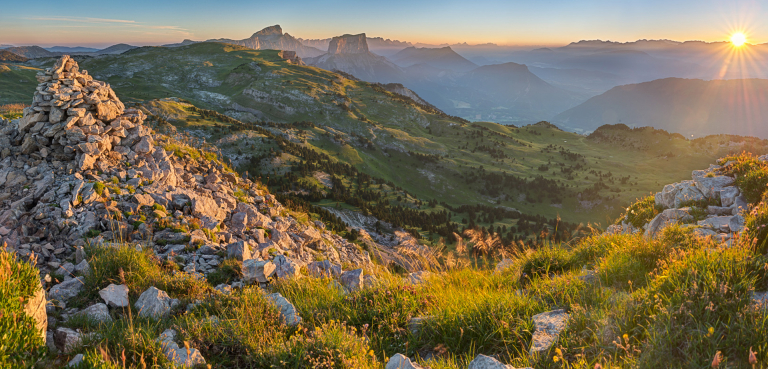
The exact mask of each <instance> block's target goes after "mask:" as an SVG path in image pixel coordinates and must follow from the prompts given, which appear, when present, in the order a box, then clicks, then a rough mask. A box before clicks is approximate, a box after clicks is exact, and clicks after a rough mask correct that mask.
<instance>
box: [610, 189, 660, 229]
mask: <svg viewBox="0 0 768 369" xmlns="http://www.w3.org/2000/svg"><path fill="white" fill-rule="evenodd" d="M663 210H664V209H663V208H662V207H661V206H658V205H656V197H655V196H653V195H650V196H647V197H644V198H642V199H640V200H637V201H636V202H635V203H634V204H632V205H630V206H629V207H628V208H627V211H626V213H624V214H623V215H622V216H620V217H619V218H618V219H616V222H615V224H621V222H622V221H626V222H627V223H629V224H632V226H634V227H635V228H642V227H643V226H644V225H645V224H646V223H648V222H650V221H651V220H653V218H655V217H656V216H657V215H659V214H660V213H661V212H662V211H663Z"/></svg>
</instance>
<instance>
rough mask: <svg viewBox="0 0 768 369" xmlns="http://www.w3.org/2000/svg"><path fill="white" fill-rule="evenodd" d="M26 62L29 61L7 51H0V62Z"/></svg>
mask: <svg viewBox="0 0 768 369" xmlns="http://www.w3.org/2000/svg"><path fill="white" fill-rule="evenodd" d="M27 60H29V59H27V58H25V57H23V56H21V55H17V54H14V53H12V52H10V51H8V50H0V62H10V63H20V62H25V61H27Z"/></svg>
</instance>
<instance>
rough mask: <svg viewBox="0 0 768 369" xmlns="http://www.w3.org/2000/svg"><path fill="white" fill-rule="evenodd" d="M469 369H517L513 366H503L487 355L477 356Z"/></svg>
mask: <svg viewBox="0 0 768 369" xmlns="http://www.w3.org/2000/svg"><path fill="white" fill-rule="evenodd" d="M467 369H515V367H513V366H512V365H506V364H502V363H501V362H500V361H498V360H496V359H494V358H492V357H490V356H485V355H482V354H481V355H477V356H476V357H475V359H474V360H472V362H471V363H469V366H468V367H467Z"/></svg>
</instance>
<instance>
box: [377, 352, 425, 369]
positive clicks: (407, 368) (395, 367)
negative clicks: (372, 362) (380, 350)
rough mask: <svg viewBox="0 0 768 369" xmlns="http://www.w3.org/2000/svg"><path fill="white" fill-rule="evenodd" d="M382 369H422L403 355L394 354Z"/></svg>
mask: <svg viewBox="0 0 768 369" xmlns="http://www.w3.org/2000/svg"><path fill="white" fill-rule="evenodd" d="M384 369H423V367H422V366H421V365H418V364H414V363H412V362H411V359H409V358H408V357H407V356H405V355H403V354H394V355H392V357H391V358H389V361H388V362H387V366H385V367H384Z"/></svg>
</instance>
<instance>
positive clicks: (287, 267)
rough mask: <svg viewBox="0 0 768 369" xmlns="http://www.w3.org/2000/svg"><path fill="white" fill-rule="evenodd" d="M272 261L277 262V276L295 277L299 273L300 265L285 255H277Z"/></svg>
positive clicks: (283, 277)
mask: <svg viewBox="0 0 768 369" xmlns="http://www.w3.org/2000/svg"><path fill="white" fill-rule="evenodd" d="M272 262H273V263H274V264H275V276H277V278H280V279H285V278H293V277H297V276H298V275H299V265H298V264H297V263H296V262H294V261H293V260H291V259H289V258H287V257H285V256H284V255H277V256H275V258H274V259H272Z"/></svg>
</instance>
